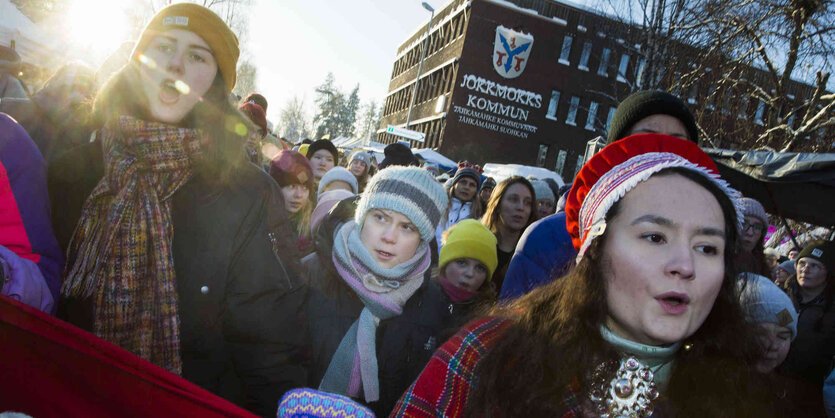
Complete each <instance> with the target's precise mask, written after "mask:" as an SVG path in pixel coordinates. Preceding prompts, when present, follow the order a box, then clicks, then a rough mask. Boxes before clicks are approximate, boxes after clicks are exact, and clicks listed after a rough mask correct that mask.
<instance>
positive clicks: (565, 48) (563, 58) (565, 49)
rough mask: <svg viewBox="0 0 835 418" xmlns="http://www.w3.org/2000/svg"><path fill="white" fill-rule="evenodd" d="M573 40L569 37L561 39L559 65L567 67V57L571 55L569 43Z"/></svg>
mask: <svg viewBox="0 0 835 418" xmlns="http://www.w3.org/2000/svg"><path fill="white" fill-rule="evenodd" d="M573 40H574V39H573V38H572V37H571V36H570V35H565V38H562V51H560V60H559V63H560V64H564V65H568V56H569V55H571V42H572V41H573Z"/></svg>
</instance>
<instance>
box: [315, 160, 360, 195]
mask: <svg viewBox="0 0 835 418" xmlns="http://www.w3.org/2000/svg"><path fill="white" fill-rule="evenodd" d="M340 180H341V181H344V182H345V183H348V184H350V185H351V190H352V191H353V192H354V194H357V193H359V185H357V178H356V177H355V176H354V175H353V174H351V172H350V171H348V169H347V168H345V167H334V168H332V169H330V170H328V172H327V173H325V175H324V176H322V180H319V190H317V191H316V197H319V196H320V195H321V194H322V192H324V191H325V188H326V187H328V184H330V183H332V182H334V181H340Z"/></svg>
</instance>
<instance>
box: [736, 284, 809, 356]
mask: <svg viewBox="0 0 835 418" xmlns="http://www.w3.org/2000/svg"><path fill="white" fill-rule="evenodd" d="M744 277H747V279H748V280H747V283H746V284H745V288H744V289H742V293H741V294H740V303H741V304H742V310H743V312H745V317H746V318H747V319H748V320H749V321H751V322H754V323H760V322H770V323H774V324H777V325H780V326H784V327H786V328H788V329H790V330H791V332H792V340H794V337H796V336H797V311H796V310H795V309H794V305H793V304H792V301H791V299H789V297H788V295H786V293H785V292H783V290H781V289H780V288H779V287H777V285H776V284H774V283H773V282H772V281H771V280H768V279H766V278H765V277H763V276H760V275H757V274H751V273H745V276H744ZM742 283H745V280H744V279H743V280H740V281H739V286H742Z"/></svg>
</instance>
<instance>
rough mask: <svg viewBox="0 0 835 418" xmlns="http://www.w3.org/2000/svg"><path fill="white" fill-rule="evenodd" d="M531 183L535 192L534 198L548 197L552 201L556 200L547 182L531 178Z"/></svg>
mask: <svg viewBox="0 0 835 418" xmlns="http://www.w3.org/2000/svg"><path fill="white" fill-rule="evenodd" d="M531 185H532V186H533V191H534V192H535V193H536V200H543V199H550V200H551V201H552V202H556V201H557V199H555V198H554V192H552V191H551V187H549V186H548V183H546V182H544V181H542V180H531Z"/></svg>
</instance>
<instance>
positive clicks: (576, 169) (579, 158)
mask: <svg viewBox="0 0 835 418" xmlns="http://www.w3.org/2000/svg"><path fill="white" fill-rule="evenodd" d="M584 162H585V161H584V160H583V156H582V155H578V156H577V166H576V167H574V177H577V173H579V172H580V169H581V168H583V163H584Z"/></svg>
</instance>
